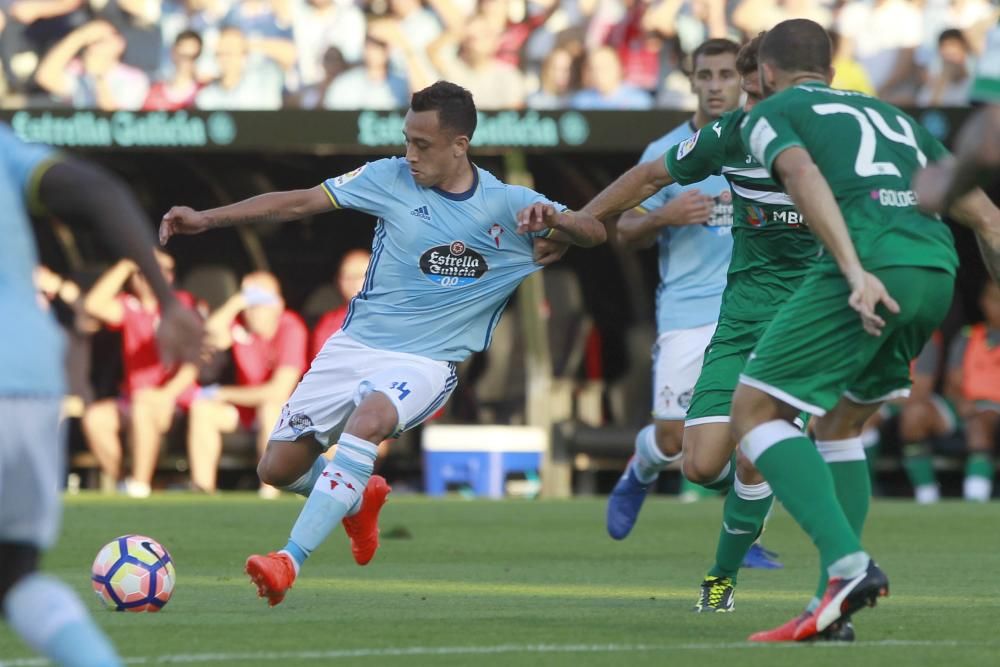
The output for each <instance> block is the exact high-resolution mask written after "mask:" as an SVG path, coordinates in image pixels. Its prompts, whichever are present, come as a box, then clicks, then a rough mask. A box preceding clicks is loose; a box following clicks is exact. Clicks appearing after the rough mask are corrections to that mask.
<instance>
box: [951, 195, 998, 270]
mask: <svg viewBox="0 0 1000 667" xmlns="http://www.w3.org/2000/svg"><path fill="white" fill-rule="evenodd" d="M948 215H949V216H950V217H951V218H952V219H954V220H955V221H956V222H959V223H961V224H963V225H965V226H966V227H969V228H970V229H972V231H973V232H974V233H975V235H976V242H977V243H978V244H979V252H980V253H981V254H982V256H983V262H984V263H985V264H986V269H987V270H988V271H989V272H990V275H991V276H992V277H993V280H995V281H996V282H997V283H998V284H1000V209H998V208H997V206H996V204H994V203H993V202H992V201H990V198H989V197H987V196H986V193H985V192H983V191H982V190H980V189H979V188H975V189H974V190H972V191H971V192H969V193H968V194H966V195H964V196H963V197H961V198H960V199H958V200H957V201H956V202H955V203H954V204H952V205H951V208H949V209H948Z"/></svg>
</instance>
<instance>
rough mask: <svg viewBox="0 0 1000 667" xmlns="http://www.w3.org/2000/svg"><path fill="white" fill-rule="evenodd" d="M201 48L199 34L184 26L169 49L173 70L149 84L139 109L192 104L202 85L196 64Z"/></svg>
mask: <svg viewBox="0 0 1000 667" xmlns="http://www.w3.org/2000/svg"><path fill="white" fill-rule="evenodd" d="M201 50H202V41H201V35H199V34H198V33H196V32H194V31H193V30H185V31H184V32H182V33H181V34H179V35H178V36H177V39H176V40H174V47H173V49H171V50H170V60H171V62H173V65H174V68H173V73H172V74H171V75H170V78H167V79H162V80H160V81H157V82H156V83H154V84H153V85H152V86H151V87H150V89H149V94H148V95H147V96H146V101H145V103H143V105H142V108H143V110H145V111H177V110H178V109H187V108H189V107H192V106H194V100H195V97H196V96H197V95H198V91H200V90H201V87H202V84H201V82H200V81H199V80H198V70H197V65H196V63H197V62H198V58H199V57H201Z"/></svg>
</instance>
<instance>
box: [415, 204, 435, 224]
mask: <svg viewBox="0 0 1000 667" xmlns="http://www.w3.org/2000/svg"><path fill="white" fill-rule="evenodd" d="M410 215H413V216H416V217H418V218H420V219H421V220H424V221H428V222H429V221H430V219H431V212H430V211H429V210H427V207H426V206H418V207H416V208H415V209H413V210H412V211H410Z"/></svg>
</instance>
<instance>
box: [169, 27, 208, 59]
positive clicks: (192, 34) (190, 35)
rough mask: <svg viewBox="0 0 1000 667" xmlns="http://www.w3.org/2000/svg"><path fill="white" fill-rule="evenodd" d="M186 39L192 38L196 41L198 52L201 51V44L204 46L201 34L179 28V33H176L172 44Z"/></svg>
mask: <svg viewBox="0 0 1000 667" xmlns="http://www.w3.org/2000/svg"><path fill="white" fill-rule="evenodd" d="M187 39H193V40H194V41H196V42H198V53H201V49H202V46H204V41H203V40H202V39H201V35H199V34H198V33H197V32H195V31H194V30H181V31H180V32H179V33H177V37H176V38H175V39H174V46H177V45H178V44H180V43H181V42H183V41H184V40H187Z"/></svg>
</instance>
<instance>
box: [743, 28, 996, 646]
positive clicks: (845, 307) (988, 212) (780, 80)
mask: <svg viewBox="0 0 1000 667" xmlns="http://www.w3.org/2000/svg"><path fill="white" fill-rule="evenodd" d="M759 60H760V75H761V78H762V82H763V84H764V86H765V88H766V89H771V90H774V91H776V93H775V94H774V95H773V96H771V97H769V98H768V99H766V100H764V101H763V102H761V103H760V104H758V105H757V106H756V107H754V109H753V111H752V112H751V113H750V115H749V117H748V118H747V120H746V122H745V123H744V125H743V128H742V136H743V139H744V142H745V143H746V145H747V147H748V149H749V151H750V153H751V155H753V157H754V158H755V159H757V161H758V162H760V163H761V164H762V165H763V166H764V167H765V168H766V169H767V170H768V172H769V173H770V174H771V175H772V176H773V177H774V179H775V180H776V181H777V182H778V183H780V184H781V185H782V187H783V188H784V189H785V191H786V192H788V194H789V195H790V196H791V198H792V200H793V201H794V202H795V204H796V206H797V207H798V209H799V211H800V212H801V213H803V214H804V216H805V218H806V220H808V222H809V226H810V228H811V229H812V230H813V232H814V233H815V234H816V235H817V236H818V237H819V238H820V240H821V241H822V242H823V245H824V247H825V250H826V251H828V254H824V256H823V257H821V258H820V260H819V261H818V262H817V263H816V266H815V267H814V268H813V269H812V270H811V271H810V272H809V274H808V275H807V276H806V278H805V280H804V281H803V282H802V284H801V285H800V286H799V288H798V289H797V290H796V291H795V293H794V294H792V296H791V297H790V298H789V299H788V301H786V302H785V304H784V305H783V306H782V308H781V309H780V310H779V312H778V314H777V315H776V316H775V318H774V320H773V321H772V322H771V325H770V327H768V329H767V331H766V332H765V333H764V336H763V338H762V339H761V340H760V342H759V343H758V345H757V347H756V349H755V351H754V354H753V356H752V357H751V358H750V360H749V361H748V363H747V365H746V367H745V369H744V371H743V374H742V376H741V378H740V383H741V384H740V386H739V388H738V389H737V390H736V393H735V395H734V396H733V406H732V415H731V416H732V421H731V424H732V426H733V430H734V433H735V436H736V437H737V438H738V439H739V440H740V448H741V450H742V453H743V454H744V455H745V456H746V458H747V459H749V460H750V462H752V463H753V464H754V465H755V466H756V467H757V469H758V470H759V471H760V472H761V473H762V474H763V475H764V477H765V478H766V479H767V481H768V482H769V483H770V485H771V488H772V489H773V491H774V494H775V496H776V497H777V498H778V499H779V500H781V501H782V504H783V505H784V506H785V508H786V509H787V510H788V512H789V514H791V515H792V516H793V517H794V518H795V520H796V521H797V522H798V523H799V524H800V525H801V526H802V527H803V529H804V530H805V531H806V532H807V533H809V535H810V537H811V538H812V539H813V542H814V543H815V544H816V545H817V546H818V547H819V550H820V562H821V563H823V564H824V565H826V566H827V574H828V577H829V580H828V583H827V585H826V590H825V593H824V595H823V597H822V598H821V599H820V600H818V601H817V602H816V604H815V605H811V606H810V608H808V609H807V612H806V613H804V614H803V615H802V616H800V617H798V618H797V619H793V621H791V622H790V624H794V630H793V631H792V632H791V638H793V639H796V640H803V639H809V638H811V637H814V636H815V635H816V634H817V633H820V632H823V631H824V630H826V629H827V628H830V627H832V626H833V625H835V624H837V623H841V622H843V621H844V620H845V618H846V617H849V616H850V614H852V613H854V612H855V611H858V610H860V609H862V608H863V607H864V606H867V605H874V604H875V601H876V600H877V599H878V597H880V596H882V595H887V594H888V589H889V586H888V579H887V578H886V576H885V574H884V573H883V572H882V571H881V570H880V569H879V567H878V566H877V565H876V564H875V563H874V561H873V560H872V559H871V558H870V557H869V555H868V553H867V552H865V550H864V549H863V548H862V546H861V541H860V535H861V526H862V525H863V523H864V515H865V511H860V512H857V513H855V514H854V520H853V521H852V520H851V518H850V517H849V516H848V513H849V512H851V511H852V505H853V504H854V503H855V502H857V503H858V504H859V505H860V506H861V508H862V509H863V510H867V497H868V493H869V489H868V486H867V473H865V472H863V461H857V462H856V463H857V465H855V466H852V472H851V474H850V475H845V476H843V477H842V478H840V479H838V480H837V485H838V487H840V486H841V484H848V483H850V484H852V485H855V486H854V489H855V491H854V492H852V493H846V494H843V493H840V492H839V491H840V489H839V488H836V489H835V487H834V484H833V478H832V477H831V472H830V468H828V467H827V466H826V465H824V458H823V457H821V456H819V455H818V454H817V452H816V446H818V445H820V442H821V441H822V443H823V444H825V446H826V447H827V449H828V450H830V451H831V452H839V451H840V450H841V449H843V452H842V453H843V454H844V455H845V457H849V456H852V455H853V452H854V451H855V450H856V449H857V448H856V447H855V446H854V444H853V443H854V442H855V440H856V437H857V435H858V432H857V427H856V425H858V424H862V423H864V421H865V420H866V419H867V417H868V416H870V415H871V414H872V413H873V412H874V411H875V410H876V409H877V407H878V405H879V404H880V403H881V402H882V401H884V400H886V399H888V398H892V397H894V396H898V395H904V394H905V393H907V392H908V390H909V384H910V376H909V362H910V360H911V359H913V358H914V357H916V356H917V355H918V354H919V352H920V350H921V348H922V347H923V345H924V343H925V342H926V340H927V339H928V338H929V337H930V335H931V333H932V332H933V331H934V329H935V328H936V326H937V325H938V324H939V323H940V321H941V319H942V318H943V317H944V314H945V312H946V311H947V304H948V303H949V302H950V300H951V295H952V289H953V283H954V274H955V269H956V265H957V257H956V254H955V250H954V247H953V245H952V239H951V234H950V232H949V231H948V228H947V227H946V226H945V225H944V224H943V223H942V222H941V220H940V219H939V218H937V217H936V216H932V215H928V214H926V213H923V212H922V211H920V210H919V209H918V208H917V201H916V196H915V195H914V193H913V191H912V190H911V189H910V183H911V181H912V178H913V175H914V174H915V173H916V172H917V170H919V169H920V168H921V167H922V166H923V165H925V164H926V163H927V161H928V159H938V158H941V157H943V156H944V155H945V154H946V152H945V149H944V147H943V146H941V144H940V143H939V142H938V141H936V140H935V139H933V138H932V137H931V136H930V135H929V134H928V133H927V132H926V130H924V129H923V128H922V127H921V126H920V125H919V124H917V123H916V122H914V121H913V119H912V118H910V117H909V116H907V115H906V114H904V113H903V112H901V111H900V110H898V109H896V108H895V107H893V106H891V105H889V104H886V103H884V102H881V101H879V100H876V99H874V98H871V97H869V96H867V95H864V94H861V93H856V92H851V91H840V90H834V89H831V88H830V87H829V81H830V79H831V78H832V69H831V67H830V45H829V39H828V37H827V35H826V32H825V31H824V30H823V29H822V27H821V26H819V25H818V24H816V23H815V22H813V21H809V20H805V19H793V20H789V21H783V22H782V23H780V24H778V25H777V26H775V28H773V29H772V30H771V31H769V32H768V33H767V36H766V37H765V38H764V41H763V43H762V45H761V49H760V54H759ZM980 194H981V193H980ZM984 199H985V198H979V199H978V205H976V204H974V205H973V206H972V208H974V209H977V210H975V211H974V215H977V216H995V214H996V208H995V207H993V206H992V205H990V204H988V202H985V203H984ZM962 213H963V212H962V211H959V214H960V219H961V218H962V217H965V216H963V215H961V214H962ZM966 220H968V218H966ZM997 222H998V224H1000V221H997ZM859 314H860V316H861V318H860V321H859V318H858V315H859ZM799 410H804V411H806V412H809V413H811V414H813V415H816V416H817V417H819V419H818V420H817V422H816V428H815V432H816V435H817V443H816V445H814V444H813V443H812V442H811V441H810V440H809V439H808V438H807V437H805V436H804V435H803V434H802V433H801V432H800V431H798V429H796V428H795V427H793V426H792V424H791V423H790V421H791V419H792V418H793V417H794V415H795V414H796V413H797V411H799ZM848 460H849V458H848ZM827 461H828V462H829V461H830V459H827ZM855 469H856V470H855ZM787 625H789V624H786V626H787ZM783 627H785V626H783ZM778 630H781V629H780V628H779V629H778ZM773 632H774V631H772V632H769V633H763V634H764V635H769V634H772V633H773ZM754 638H757V637H756V636H755V637H754Z"/></svg>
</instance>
